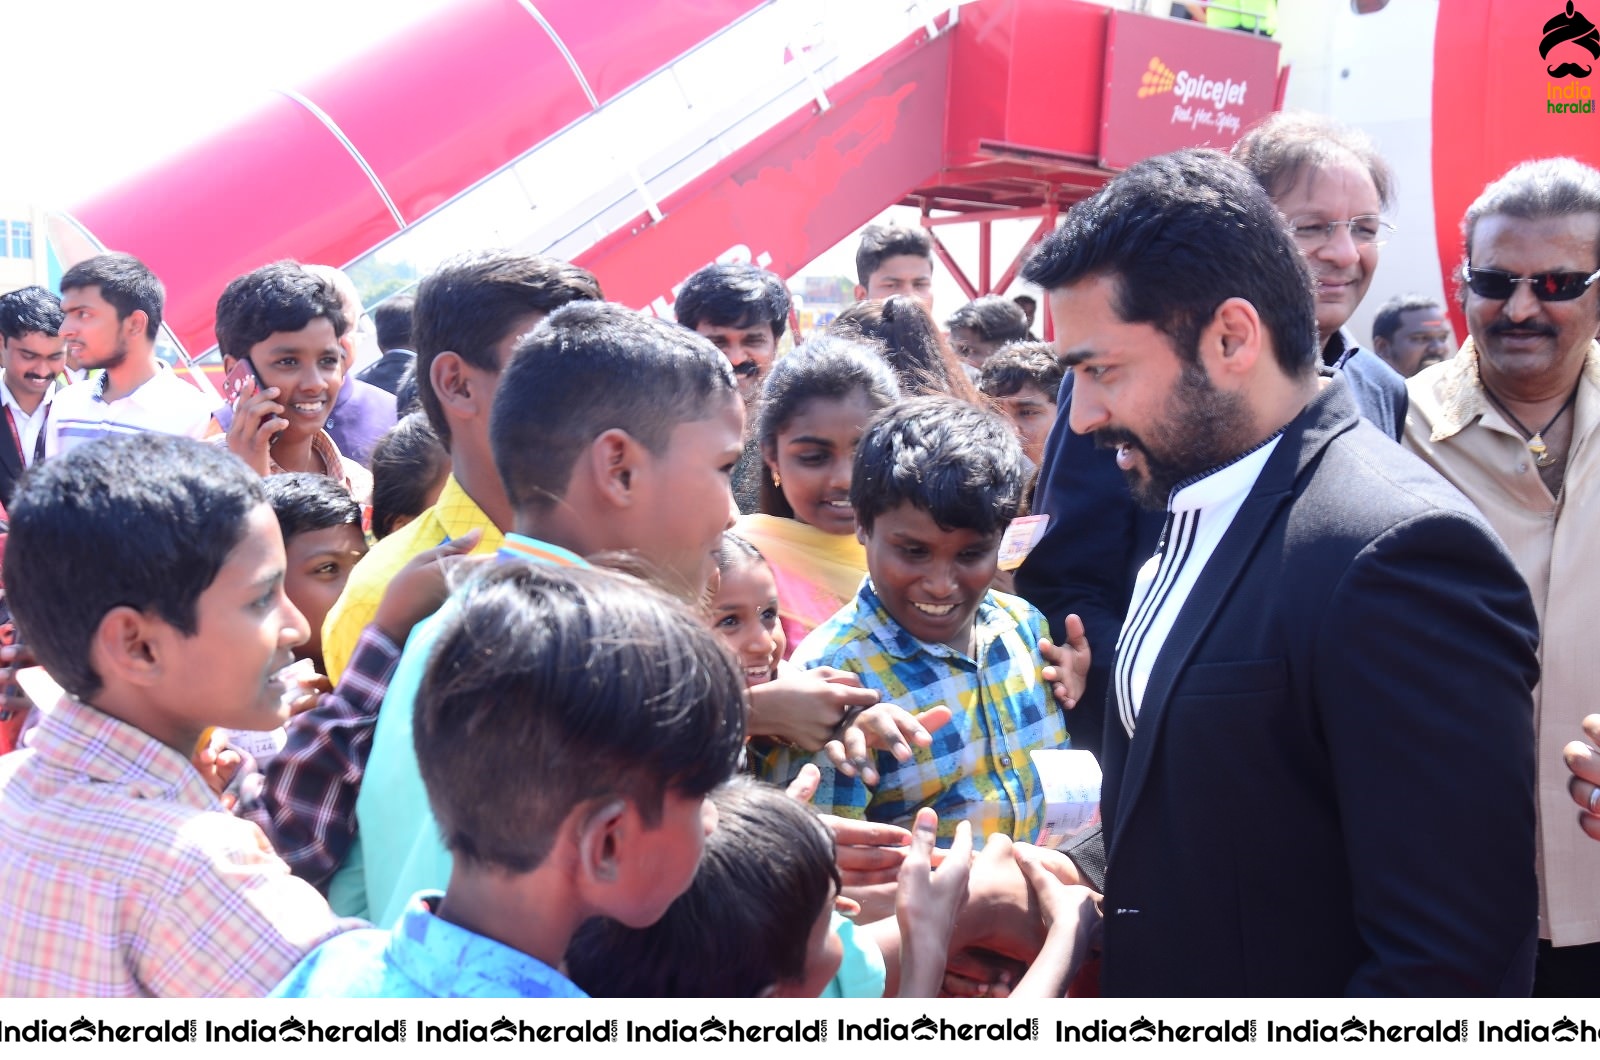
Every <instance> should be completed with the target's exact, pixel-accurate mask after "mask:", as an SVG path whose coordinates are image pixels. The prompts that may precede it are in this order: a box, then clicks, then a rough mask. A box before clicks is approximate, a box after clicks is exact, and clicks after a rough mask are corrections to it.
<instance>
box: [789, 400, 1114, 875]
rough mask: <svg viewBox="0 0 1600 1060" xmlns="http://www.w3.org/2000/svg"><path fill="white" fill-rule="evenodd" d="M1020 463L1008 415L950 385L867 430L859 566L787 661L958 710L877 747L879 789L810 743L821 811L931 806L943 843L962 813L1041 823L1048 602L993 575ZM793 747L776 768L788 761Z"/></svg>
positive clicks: (912, 812) (1056, 735)
mask: <svg viewBox="0 0 1600 1060" xmlns="http://www.w3.org/2000/svg"><path fill="white" fill-rule="evenodd" d="M1025 476H1026V465H1025V462H1024V460H1023V456H1022V451H1021V448H1020V447H1019V446H1018V444H1017V440H1016V438H1015V436H1014V435H1013V434H1012V432H1011V430H1010V429H1009V428H1008V427H1007V425H1006V424H1005V423H1004V422H1002V421H1001V420H1000V419H998V418H997V417H995V416H992V415H990V414H988V413H985V412H982V411H980V410H979V409H976V408H973V407H972V406H970V405H967V404H965V403H964V402H960V401H954V400H951V399H948V398H937V397H933V398H919V399H917V400H914V401H907V402H904V403H902V404H900V405H896V406H894V407H893V408H891V409H888V410H887V411H885V412H884V413H883V414H882V415H880V416H879V417H878V418H877V419H876V420H875V421H874V422H873V424H872V425H871V427H869V428H868V430H867V433H866V435H865V436H864V437H863V438H862V440H861V444H860V446H859V447H858V448H857V450H856V458H855V471H854V475H853V476H852V478H851V484H850V500H851V502H852V504H853V505H854V507H855V515H856V521H857V524H858V530H857V536H858V537H860V539H861V542H862V544H863V545H865V546H866V552H867V572H868V579H867V581H866V582H865V583H864V584H863V585H862V587H861V589H860V591H859V592H858V593H857V594H856V598H855V599H854V600H852V601H851V602H850V603H848V604H846V605H845V606H844V607H843V608H841V609H840V610H839V611H838V613H836V614H835V615H834V616H833V617H832V618H830V619H829V620H828V621H827V622H825V623H823V624H822V625H821V626H819V627H817V628H816V629H815V630H813V631H812V632H811V634H810V635H809V636H807V637H806V638H805V640H804V641H802V642H801V643H800V646H799V647H798V648H797V649H796V650H795V654H794V656H793V659H792V661H793V662H794V663H796V664H797V665H799V666H802V667H808V668H809V667H817V666H832V667H837V668H838V669H841V670H849V671H852V672H854V673H857V674H860V675H861V681H862V684H863V685H865V686H867V687H869V688H875V689H877V690H879V691H880V692H881V693H882V694H883V698H884V699H885V700H886V701H893V702H895V703H899V704H900V705H902V706H904V707H905V708H906V709H907V710H911V711H923V710H928V709H930V708H932V707H935V706H938V705H940V704H944V705H947V706H948V707H949V708H950V709H951V711H952V712H953V713H954V715H955V716H954V718H953V720H952V721H951V722H950V724H948V725H946V726H945V727H944V728H942V729H940V730H938V731H937V732H935V733H934V734H933V743H932V746H931V747H929V748H926V749H923V748H918V749H916V751H915V752H914V755H913V757H911V758H910V759H909V760H907V761H904V762H901V761H898V760H897V759H896V758H895V757H894V756H893V755H891V754H888V753H887V752H881V751H880V752H877V757H876V760H875V762H874V763H873V767H874V768H875V769H876V771H877V773H878V775H879V777H880V778H881V779H880V781H879V784H878V786H877V790H876V791H872V790H869V789H868V788H867V787H866V786H865V785H864V784H863V783H862V782H861V781H860V780H858V779H856V778H855V777H853V776H847V775H845V774H844V773H843V772H841V771H839V770H836V769H834V768H833V767H832V766H831V765H829V764H827V762H826V759H824V758H820V757H819V759H818V760H817V764H818V765H819V767H820V768H821V769H822V780H821V783H820V784H819V785H818V788H817V793H816V796H815V798H814V803H815V805H817V806H818V807H819V808H821V809H822V810H823V811H824V812H827V813H833V814H837V815H839V816H841V817H854V818H858V819H861V818H864V819H866V820H870V821H879V822H886V823H891V824H898V825H902V826H909V825H910V824H911V823H912V821H913V819H914V818H915V817H916V813H917V810H918V809H919V808H920V807H923V806H931V807H933V809H934V810H936V811H937V813H938V815H939V821H940V825H939V827H940V842H941V843H943V844H946V845H948V842H949V841H950V840H951V839H952V838H953V837H954V834H955V827H956V825H957V824H958V823H959V822H961V821H963V820H966V821H970V822H971V823H972V832H973V837H974V842H975V843H980V842H981V841H982V839H983V838H985V837H987V836H989V835H992V834H994V833H996V832H1002V833H1004V834H1006V835H1008V836H1010V837H1012V838H1016V839H1026V840H1030V841H1031V840H1033V839H1034V838H1035V837H1036V836H1037V835H1038V833H1039V830H1040V826H1041V824H1042V823H1043V813H1044V797H1043V793H1042V791H1041V789H1040V784H1039V778H1038V774H1037V773H1036V772H1035V771H1034V768H1033V764H1032V761H1031V760H1030V758H1029V752H1031V751H1035V750H1040V749H1043V748H1055V747H1065V746H1066V745H1067V732H1066V727H1065V724H1064V723H1063V720H1062V715H1061V710H1060V708H1059V707H1058V706H1057V705H1056V704H1055V703H1054V702H1053V700H1052V696H1051V691H1052V690H1051V686H1050V681H1048V680H1047V679H1046V678H1047V677H1048V676H1049V675H1047V674H1045V673H1043V672H1042V671H1041V655H1040V652H1041V648H1040V643H1041V641H1042V640H1043V638H1044V636H1045V624H1044V618H1043V616H1041V615H1040V614H1039V612H1038V611H1037V610H1035V609H1034V608H1033V607H1032V606H1031V605H1029V604H1028V603H1027V602H1026V601H1023V600H1021V599H1019V598H1017V597H1014V596H1007V595H1005V594H1003V593H998V592H995V591H994V590H992V589H991V588H990V587H989V585H990V582H992V581H993V580H994V575H995V570H996V567H997V561H998V556H999V550H1000V538H1001V535H1002V534H1003V533H1004V531H1005V528H1006V525H1007V524H1008V523H1009V522H1010V521H1011V519H1012V518H1013V517H1014V516H1015V515H1016V513H1017V508H1018V505H1019V504H1020V502H1021V498H1022V483H1023V479H1024V477H1025ZM1045 651H1047V652H1049V653H1050V654H1051V656H1053V655H1054V650H1053V649H1050V648H1046V649H1045ZM1074 656H1075V657H1074V659H1073V664H1074V665H1073V672H1072V673H1071V674H1068V675H1065V683H1066V685H1067V687H1066V688H1065V689H1063V690H1062V693H1063V695H1064V696H1065V698H1067V699H1074V698H1076V696H1077V695H1078V694H1079V693H1080V692H1081V690H1082V689H1081V680H1082V674H1083V673H1084V672H1086V671H1087V668H1088V658H1087V646H1083V647H1082V653H1081V655H1078V654H1077V652H1076V651H1075V652H1074ZM803 760H804V759H802V758H801V757H799V756H791V757H790V759H789V761H786V762H783V763H780V764H779V767H778V768H779V769H780V770H782V771H784V772H785V773H792V772H794V771H797V770H798V769H799V767H800V765H801V764H802V761H803Z"/></svg>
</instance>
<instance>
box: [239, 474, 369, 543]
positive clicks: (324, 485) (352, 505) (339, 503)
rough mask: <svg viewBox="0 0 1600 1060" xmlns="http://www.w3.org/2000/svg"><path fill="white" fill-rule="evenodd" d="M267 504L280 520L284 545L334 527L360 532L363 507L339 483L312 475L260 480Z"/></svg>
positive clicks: (282, 476)
mask: <svg viewBox="0 0 1600 1060" xmlns="http://www.w3.org/2000/svg"><path fill="white" fill-rule="evenodd" d="M261 485H262V488H264V489H265V490H266V491H267V503H268V504H270V505H271V506H272V514H273V515H276V516H277V517H278V529H279V530H281V531H283V541H284V544H288V543H289V539H290V538H292V537H296V536H298V535H300V534H314V533H316V532H317V531H318V530H327V529H329V528H331V527H335V526H353V527H355V528H356V529H357V530H359V529H361V505H359V504H357V503H356V499H355V498H354V497H352V496H350V491H349V490H347V489H345V488H344V485H343V484H342V483H340V482H336V481H334V480H333V479H331V478H329V477H328V476H327V475H319V474H317V473H316V472H313V471H295V472H290V473H288V474H282V475H268V476H267V477H266V478H264V479H262V480H261Z"/></svg>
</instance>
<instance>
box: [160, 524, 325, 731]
mask: <svg viewBox="0 0 1600 1060" xmlns="http://www.w3.org/2000/svg"><path fill="white" fill-rule="evenodd" d="M282 542H283V535H282V534H281V533H280V532H279V530H278V520H277V517H276V516H274V515H273V514H272V509H271V508H269V507H267V506H266V505H265V504H262V505H258V506H257V507H256V508H255V509H254V510H252V511H251V512H250V514H249V515H248V516H246V517H245V520H244V527H243V532H242V533H241V535H240V539H239V543H238V544H237V545H235V546H234V547H233V551H231V552H229V553H228V558H227V560H226V561H225V562H224V563H223V564H222V567H221V569H220V570H218V571H217V576H216V577H215V578H214V579H212V582H211V584H210V585H208V586H207V587H206V589H205V591H204V592H202V593H201V594H200V598H199V601H198V606H197V607H196V614H195V619H196V622H195V631H194V634H193V635H192V636H184V635H183V634H182V633H181V632H180V631H179V630H178V629H176V628H175V627H173V626H170V625H167V624H166V623H165V622H160V621H159V620H158V621H157V623H156V626H157V627H158V628H159V633H157V634H156V637H157V638H158V640H157V644H158V650H159V651H160V653H161V654H160V655H158V659H159V660H160V662H161V680H160V685H159V687H153V688H150V689H149V690H148V691H147V703H148V709H149V711H150V715H149V716H148V717H146V718H143V719H140V721H139V726H140V728H142V729H144V730H145V731H146V732H148V733H149V734H150V735H152V736H154V737H156V738H157V739H159V740H161V741H162V742H163V743H165V744H167V746H169V747H174V748H177V749H178V750H181V751H183V753H184V754H185V755H187V754H188V753H189V752H190V751H192V750H193V747H194V743H195V741H196V740H197V739H198V738H199V735H200V733H201V732H202V731H203V730H204V729H206V728H207V727H208V726H211V725H217V726H220V727H223V728H229V729H247V730H257V731H265V730H269V729H275V728H277V727H278V726H279V725H282V724H283V723H284V722H285V721H286V720H287V713H286V707H285V705H284V704H283V702H282V697H283V692H284V688H283V684H282V682H280V681H279V680H278V679H277V676H276V675H277V673H278V671H279V670H281V669H283V668H284V667H285V666H288V665H289V664H290V663H292V662H293V661H294V656H293V649H294V647H295V645H297V644H300V643H302V642H304V641H305V639H306V633H307V627H306V620H305V619H304V618H303V617H302V616H301V614H300V612H299V611H297V610H295V607H294V605H293V604H292V603H290V602H289V597H288V596H287V595H285V593H284V591H283V575H284V553H283V544H282Z"/></svg>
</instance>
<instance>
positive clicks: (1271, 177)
mask: <svg viewBox="0 0 1600 1060" xmlns="http://www.w3.org/2000/svg"><path fill="white" fill-rule="evenodd" d="M1232 154H1233V159H1234V161H1236V162H1238V163H1239V164H1240V165H1242V166H1244V168H1245V169H1248V170H1249V171H1250V174H1251V176H1253V177H1255V178H1256V183H1257V184H1260V185H1261V186H1262V187H1263V188H1265V189H1267V194H1268V195H1269V196H1271V197H1272V198H1274V199H1276V198H1278V196H1280V195H1283V194H1285V193H1287V192H1288V191H1289V190H1290V189H1291V188H1293V187H1294V186H1295V185H1296V184H1297V183H1299V182H1300V179H1301V178H1302V177H1304V176H1305V174H1306V173H1307V172H1309V171H1311V170H1316V169H1320V168H1321V167H1323V166H1325V165H1329V164H1330V163H1333V162H1338V161H1341V160H1343V159H1353V160H1354V161H1355V163H1356V164H1357V165H1359V166H1360V167H1361V168H1362V169H1364V170H1366V171H1367V175H1368V176H1369V177H1371V178H1372V186H1373V187H1374V188H1375V189H1377V192H1378V205H1379V206H1381V207H1382V208H1383V209H1385V210H1387V209H1388V208H1389V207H1390V206H1391V205H1392V204H1393V203H1394V173H1393V172H1392V171H1391V170H1390V169H1389V163H1388V162H1386V161H1384V158H1383V156H1382V155H1380V154H1379V153H1378V149H1377V148H1376V147H1375V146H1373V143H1372V140H1371V139H1370V138H1369V137H1368V136H1367V134H1366V133H1364V132H1362V131H1361V130H1360V129H1354V128H1351V127H1350V126H1348V125H1341V124H1340V123H1338V122H1336V121H1334V120H1333V119H1332V118H1328V117H1324V116H1323V115H1320V114H1308V113H1306V112H1304V111H1298V112H1297V111H1278V112H1277V113H1275V114H1272V115H1269V116H1268V117H1267V118H1265V119H1263V120H1262V121H1261V123H1260V124H1258V125H1256V126H1255V127H1254V128H1252V129H1251V130H1250V131H1249V132H1247V133H1245V134H1244V136H1242V137H1240V139H1239V142H1238V143H1236V144H1234V145H1233V151H1232Z"/></svg>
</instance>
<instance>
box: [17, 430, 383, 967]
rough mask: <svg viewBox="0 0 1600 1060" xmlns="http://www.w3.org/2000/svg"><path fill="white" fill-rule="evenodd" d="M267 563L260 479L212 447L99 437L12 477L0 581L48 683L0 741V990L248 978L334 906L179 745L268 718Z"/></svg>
mask: <svg viewBox="0 0 1600 1060" xmlns="http://www.w3.org/2000/svg"><path fill="white" fill-rule="evenodd" d="M283 578H284V552H283V543H282V538H281V535H280V534H279V532H278V525H277V521H276V520H275V519H274V518H273V515H272V510H271V509H270V508H268V507H267V504H266V498H265V495H264V494H263V492H262V488H261V481H260V479H259V478H257V477H256V476H255V475H254V474H252V473H251V472H250V470H249V469H248V468H246V467H244V466H243V465H242V464H240V463H239V462H238V461H237V460H235V459H234V458H233V457H231V456H229V455H228V454H226V453H223V452H221V451H219V450H217V449H216V448H214V447H212V446H209V445H205V444H202V443H200V442H195V441H190V440H188V439H183V438H177V437H172V436H169V435H164V434H153V433H152V434H141V435H134V436H129V437H120V438H108V439H104V440H101V441H97V442H93V443H90V444H86V445H84V446H82V447H79V448H76V449H74V450H73V451H72V452H69V453H66V454H64V455H63V456H61V457H60V458H57V459H53V460H51V461H48V462H46V463H44V464H42V465H41V466H40V467H39V468H37V469H35V470H34V471H33V472H31V473H30V474H29V476H28V477H27V479H26V480H25V481H24V482H23V484H22V485H21V487H20V488H19V489H18V491H17V496H16V498H15V501H14V504H13V505H12V508H11V537H10V540H9V542H8V547H7V550H6V557H5V570H4V581H5V586H6V593H7V596H8V598H9V601H10V604H11V606H12V609H13V611H14V613H15V616H16V619H17V623H18V628H19V631H20V635H21V638H22V639H23V640H24V641H26V642H27V644H28V645H29V646H30V647H31V648H32V649H33V652H34V654H35V655H36V656H37V657H38V659H39V660H40V662H41V663H43V665H44V667H45V669H46V670H47V671H48V672H49V673H50V676H51V677H53V678H54V679H55V680H56V681H57V682H58V683H59V684H60V685H61V686H62V688H63V689H65V694H64V695H63V696H62V697H61V698H60V699H59V700H58V701H57V702H55V703H54V704H51V705H48V706H45V707H44V708H43V714H44V718H43V720H42V721H41V722H40V724H39V726H38V728H37V729H36V730H35V731H34V734H33V739H32V743H31V746H30V747H29V749H28V750H25V751H20V752H16V753H14V754H11V755H7V756H6V757H5V758H4V759H0V879H4V880H5V881H6V897H7V902H8V906H9V909H8V915H7V916H5V917H0V995H4V996H12V997H15V996H23V995H27V996H38V995H76V996H97V997H110V996H140V995H158V996H179V997H194V996H211V995H238V996H257V997H259V996H261V995H262V994H264V993H266V991H267V990H268V989H270V988H271V986H272V984H273V983H275V982H277V981H278V980H279V979H280V978H282V976H283V974H284V973H285V972H286V971H287V970H288V969H289V968H291V967H293V965H294V963H295V962H296V961H298V960H299V959H300V958H301V957H302V956H304V955H305V953H306V952H307V951H309V950H310V949H311V948H312V947H313V946H315V945H316V944H317V943H318V942H320V941H322V940H323V939H324V938H326V937H328V936H329V935H332V934H334V933H336V932H338V931H341V930H345V929H347V928H349V927H351V926H353V925H351V924H348V923H342V922H340V921H339V920H338V919H336V918H335V917H334V915H333V914H332V913H331V912H330V911H329V909H328V906H327V903H326V902H324V901H323V899H322V897H321V896H320V895H318V894H317V893H316V891H315V890H313V889H312V888H311V887H310V886H309V885H308V884H306V883H305V882H304V881H302V880H299V879H297V878H295V877H293V876H291V875H290V874H289V870H288V868H287V866H285V865H284V863H283V862H282V861H281V860H280V859H279V858H278V857H277V856H276V855H274V854H273V853H272V852H271V848H270V847H269V846H268V845H267V842H266V839H265V837H264V836H263V835H262V834H261V831H260V830H259V829H258V828H257V827H256V826H254V825H252V824H250V823H248V822H245V821H241V820H237V819H235V818H234V817H231V816H229V815H228V814H226V813H224V812H222V808H221V806H220V804H219V803H218V801H217V797H216V796H215V795H214V794H213V793H212V791H211V789H210V788H208V787H207V785H206V782H205V781H204V780H203V779H202V778H201V775H200V773H199V772H197V771H196V769H195V768H194V766H193V765H192V764H191V762H190V755H191V753H192V752H193V750H194V747H195V745H196V743H197V742H198V740H199V737H200V734H201V733H202V732H203V731H204V730H205V729H206V728H208V727H210V726H224V727H229V728H238V729H252V730H265V729H272V728H274V727H276V726H278V725H281V724H283V722H284V720H285V717H286V714H287V706H286V704H285V701H284V692H285V689H284V687H283V685H282V683H281V682H280V680H279V679H278V678H277V676H276V674H277V672H278V671H279V670H280V669H282V668H283V667H284V666H286V665H287V664H288V663H289V662H290V659H291V650H292V649H293V648H294V646H295V645H297V644H299V643H300V642H301V641H303V640H304V639H305V636H306V625H305V619H304V618H302V617H301V616H300V613H299V612H298V611H296V610H295V609H294V605H293V604H291V603H290V602H289V600H288V598H287V597H286V596H285V595H284V591H283Z"/></svg>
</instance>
